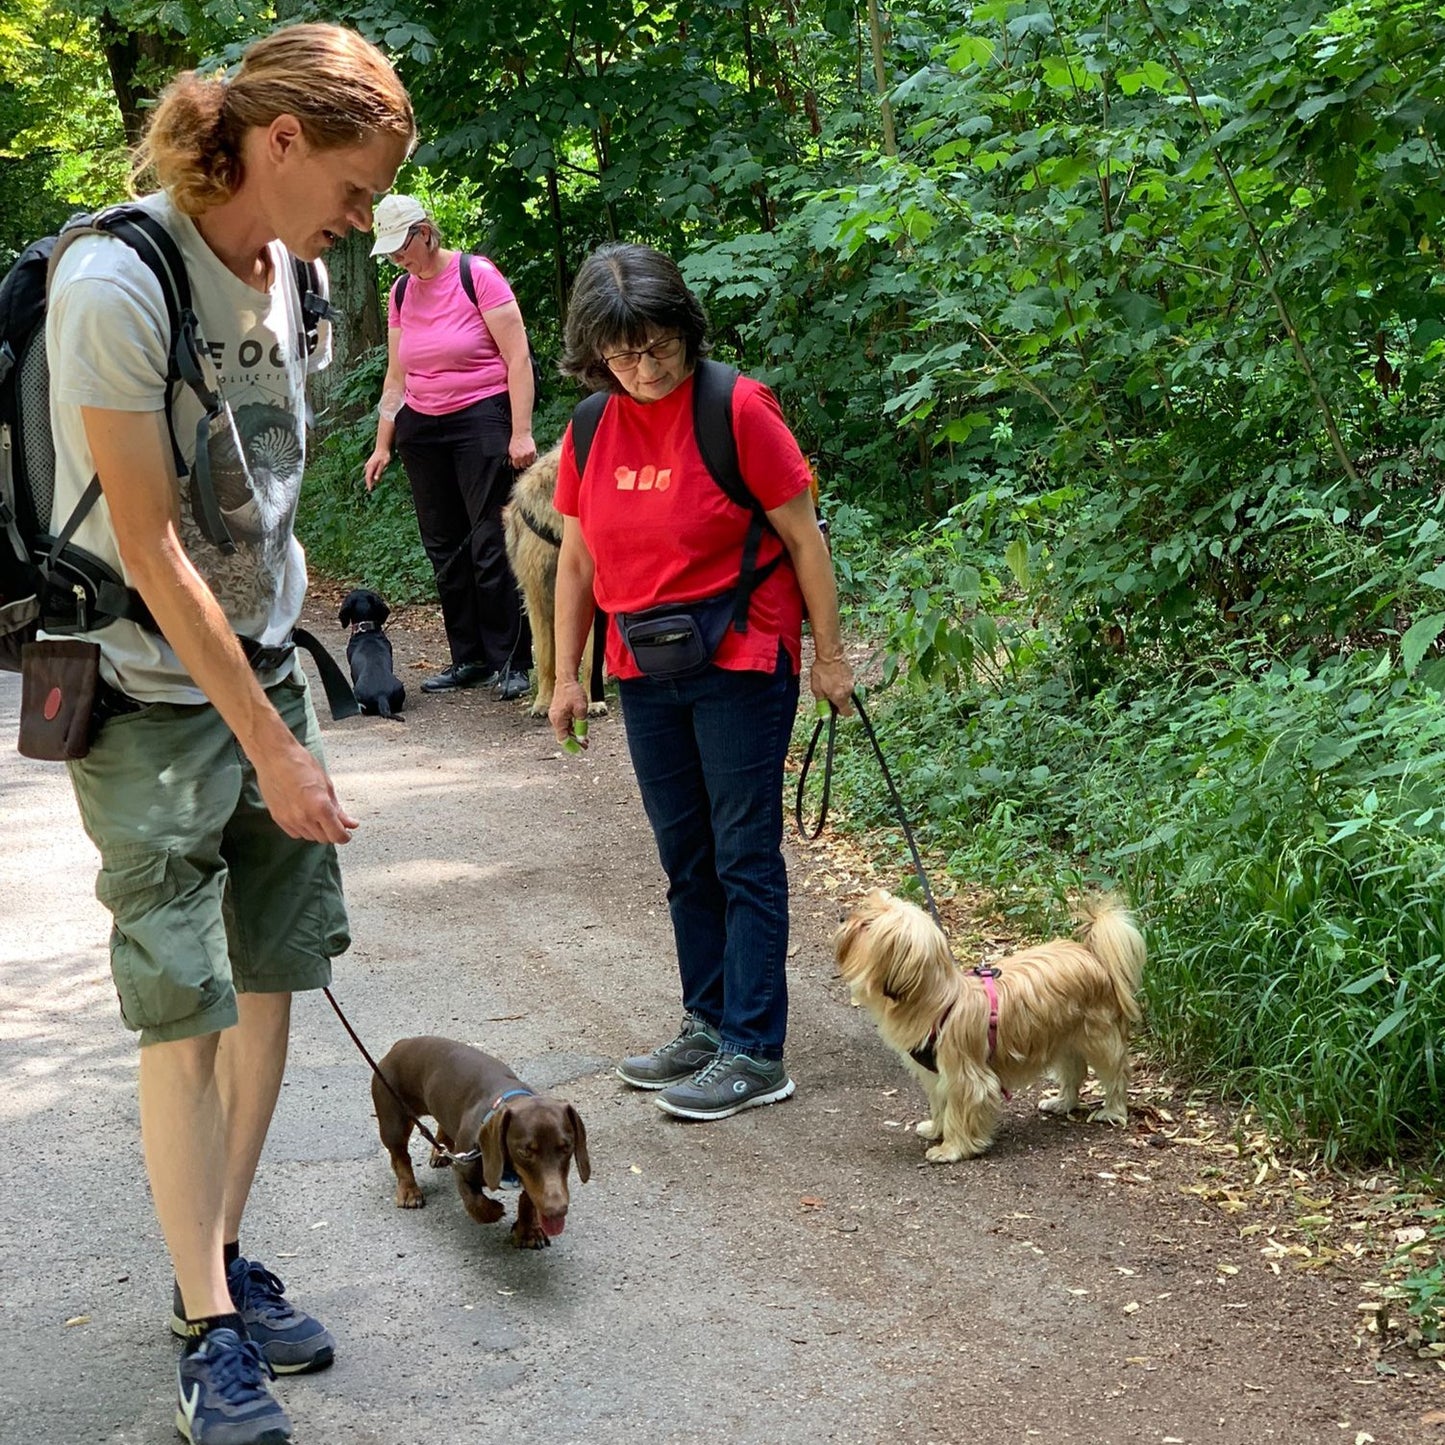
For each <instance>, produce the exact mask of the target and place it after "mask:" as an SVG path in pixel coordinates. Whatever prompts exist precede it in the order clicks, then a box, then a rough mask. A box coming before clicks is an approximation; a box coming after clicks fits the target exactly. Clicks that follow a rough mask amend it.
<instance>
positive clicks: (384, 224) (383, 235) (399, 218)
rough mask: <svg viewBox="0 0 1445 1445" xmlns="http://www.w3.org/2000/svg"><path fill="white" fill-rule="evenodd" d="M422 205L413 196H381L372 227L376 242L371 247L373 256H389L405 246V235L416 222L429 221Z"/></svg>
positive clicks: (429, 218)
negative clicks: (374, 231)
mask: <svg viewBox="0 0 1445 1445" xmlns="http://www.w3.org/2000/svg"><path fill="white" fill-rule="evenodd" d="M429 220H431V217H430V216H428V215H427V213H426V211H425V209H423V207H422V203H421V202H420V201H419V200H417V199H416V197H415V196H383V197H382V198H381V200H379V201H378V202H377V203H376V216H375V219H374V221H373V226H374V228H375V230H376V240H375V242H373V244H372V247H371V254H372V255H373V256H390V255H391V253H392V252H393V251H400V250H401V248H402V247H403V246H404V245H406V233H407V232H408V231H409V230H411V228H412V227H413V226H414V225H416V223H417V222H418V221H429Z"/></svg>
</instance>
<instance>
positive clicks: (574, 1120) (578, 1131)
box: [567, 1104, 592, 1184]
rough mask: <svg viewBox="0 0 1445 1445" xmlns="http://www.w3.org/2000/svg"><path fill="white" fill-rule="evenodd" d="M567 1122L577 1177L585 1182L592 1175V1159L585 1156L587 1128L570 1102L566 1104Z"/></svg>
mask: <svg viewBox="0 0 1445 1445" xmlns="http://www.w3.org/2000/svg"><path fill="white" fill-rule="evenodd" d="M567 1122H568V1123H569V1124H570V1125H571V1126H572V1142H573V1145H574V1148H575V1152H574V1153H573V1155H572V1157H573V1159H575V1160H576V1162H577V1177H578V1178H579V1179H580V1180H581V1181H582V1182H583V1183H584V1184H585V1183H586V1182H587V1181H588V1180H589V1179H590V1178H591V1177H592V1161H591V1160H590V1159H589V1158H588V1157H587V1128H586V1126H585V1125H584V1124H583V1123H582V1116H581V1114H579V1113H578V1112H577V1110H576V1109H574V1108H573V1107H572V1105H571V1104H568V1105H567Z"/></svg>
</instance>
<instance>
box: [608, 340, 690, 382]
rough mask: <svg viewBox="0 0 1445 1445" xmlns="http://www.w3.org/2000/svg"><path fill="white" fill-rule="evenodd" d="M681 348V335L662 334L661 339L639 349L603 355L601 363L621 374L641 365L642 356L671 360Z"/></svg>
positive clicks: (618, 374) (658, 359)
mask: <svg viewBox="0 0 1445 1445" xmlns="http://www.w3.org/2000/svg"><path fill="white" fill-rule="evenodd" d="M681 350H682V337H680V336H664V337H663V338H662V340H661V341H654V342H653V343H652V345H651V346H644V347H643V348H642V350H641V351H617V352H614V353H613V354H612V355H611V356H604V357H603V358H602V364H603V365H604V366H606V367H607V369H608V370H609V371H611V372H612V373H613V374H614V375H616V376H623V375H625V374H626V373H627V372H629V371H636V370H637V368H638V367H639V366H641V365H642V358H643V357H644V356H650V357H651V358H652V359H653V360H654V361H671V360H672V358H673V357H674V356H676V355H677V353H678V352H679V351H681Z"/></svg>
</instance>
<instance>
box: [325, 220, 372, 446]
mask: <svg viewBox="0 0 1445 1445" xmlns="http://www.w3.org/2000/svg"><path fill="white" fill-rule="evenodd" d="M324 260H325V263H326V274H327V277H328V278H329V280H330V282H331V306H332V310H333V312H334V315H333V316H332V321H331V365H330V366H328V367H327V368H326V369H325V370H324V371H319V372H317V373H316V375H315V376H314V377H312V379H311V388H312V398H313V400H314V402H315V405H316V410H317V412H318V413H320V412H322V411H325V412H329V413H331V414H330V415H329V416H327V417H326V418H325V420H324V421H323V428H326V429H329V427H330V426H333V425H335V423H336V422H337V421H338V420H340V417H339V416H338V415H337V414H336V397H337V393H338V392H339V391H340V389H341V387H342V384H343V383H344V382H345V381H346V378H347V377H348V376H349V375H350V373H351V368H352V366H353V365H354V364H355V362H356V359H357V358H358V357H359V356H361V354H362V353H363V352H365V351H369V350H370V349H371V348H372V347H373V346H376V345H379V344H380V343H381V342H383V341H385V340H386V318H385V317H384V316H383V315H382V313H381V298H380V293H379V291H378V289H377V276H376V262H375V261H374V260H373V259H372V256H371V232H370V231H352V232H351V233H350V234H349V235H347V236H346V237H345V239H343V240H340V241H337V242H336V243H335V245H333V246H332V248H331V249H330V250H329V251H328V252H327V253H326V256H325V258H324ZM372 400H374V398H371V399H369V400H368V401H367V403H366V404H367V405H370V404H371V401H372Z"/></svg>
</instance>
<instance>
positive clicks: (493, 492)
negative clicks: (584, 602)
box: [364, 196, 537, 698]
mask: <svg viewBox="0 0 1445 1445" xmlns="http://www.w3.org/2000/svg"><path fill="white" fill-rule="evenodd" d="M371 253H372V255H373V256H386V257H387V258H388V259H389V260H390V261H392V262H393V263H394V264H396V265H397V266H399V267H401V269H402V271H403V272H404V273H405V274H404V275H402V276H398V277H397V279H396V281H395V283H394V284H393V285H392V288H391V298H390V301H389V303H388V305H389V310H388V320H387V364H386V379H385V380H384V381H383V382H382V386H381V405H380V406H379V407H378V408H377V413H378V419H377V424H376V449H375V450H374V451H373V452H372V454H371V456H370V457H368V458H367V461H366V467H365V470H364V476H365V481H366V489H367V491H370V490H371V489H372V488H373V487H374V486H375V485H376V484H377V482H378V481H379V480H380V479H381V475H382V473H383V472H384V471H385V470H386V468H387V466H388V465H389V464H390V462H391V452H392V447H393V445H394V446H395V447H396V449H397V451H399V452H400V453H401V460H402V465H403V466H404V467H405V468H406V475H407V480H408V481H409V482H410V483H411V495H412V500H413V501H414V502H415V504H416V520H417V525H418V527H419V528H420V530H421V540H422V546H423V547H424V548H425V549H426V554H427V558H428V560H429V561H430V562H431V564H432V571H433V572H434V573H435V574H436V585H437V596H438V598H439V599H440V601H441V605H442V621H443V623H444V624H445V626H446V632H447V645H448V647H449V648H450V650H451V655H452V660H451V663H450V665H449V666H447V667H445V668H443V669H442V670H441V672H439V673H437V674H436V676H434V677H429V678H427V679H426V681H425V682H423V683H422V685H421V690H422V691H423V692H450V691H452V690H453V689H455V688H459V687H476V686H478V685H486V686H490V685H493V684H495V685H496V686H497V688H498V689H499V691H500V692H501V695H502V696H503V697H504V698H515V697H520V696H521V695H522V694H523V693H524V692H526V691H527V668H528V666H529V665H530V663H531V660H532V658H531V652H532V649H531V633H530V632H528V631H527V624H526V616H525V614H524V613H523V611H522V604H521V599H520V597H519V594H518V592H517V582H516V579H515V578H514V577H513V576H512V569H511V567H510V566H509V565H508V563H507V551H506V543H505V540H504V535H503V530H502V507H503V505H504V504H505V503H506V501H507V498H508V497H510V496H511V494H512V483H513V480H514V479H515V477H516V474H517V472H519V471H521V470H522V469H523V468H524V467H529V466H531V465H532V463H533V462H534V461H536V459H537V447H536V444H535V443H534V442H533V440H532V404H533V402H534V400H535V397H534V395H533V383H532V352H531V348H530V347H529V346H528V344H527V328H526V326H525V324H524V323H523V321H522V312H521V309H520V308H519V307H518V305H517V301H516V298H515V297H514V296H513V294H512V288H511V287H510V286H509V285H508V284H507V280H506V278H505V277H504V276H503V275H502V273H501V272H500V271H499V270H498V269H497V268H496V267H495V266H494V265H493V264H492V263H491V262H490V261H489V260H488V259H487V258H486V257H485V256H466V255H463V254H462V253H461V252H460V251H453V250H450V249H449V248H447V247H445V246H443V245H442V240H441V233H440V232H439V231H438V230H437V227H436V222H435V221H433V220H432V218H431V217H430V216H428V215H427V213H426V211H425V210H424V209H423V207H422V204H421V202H420V201H418V200H416V199H415V198H414V197H412V196H384V197H383V198H382V200H381V201H380V202H379V203H378V205H377V208H376V242H375V244H374V245H373V246H372V248H371ZM463 267H465V268H466V270H465V272H464V271H463Z"/></svg>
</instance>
